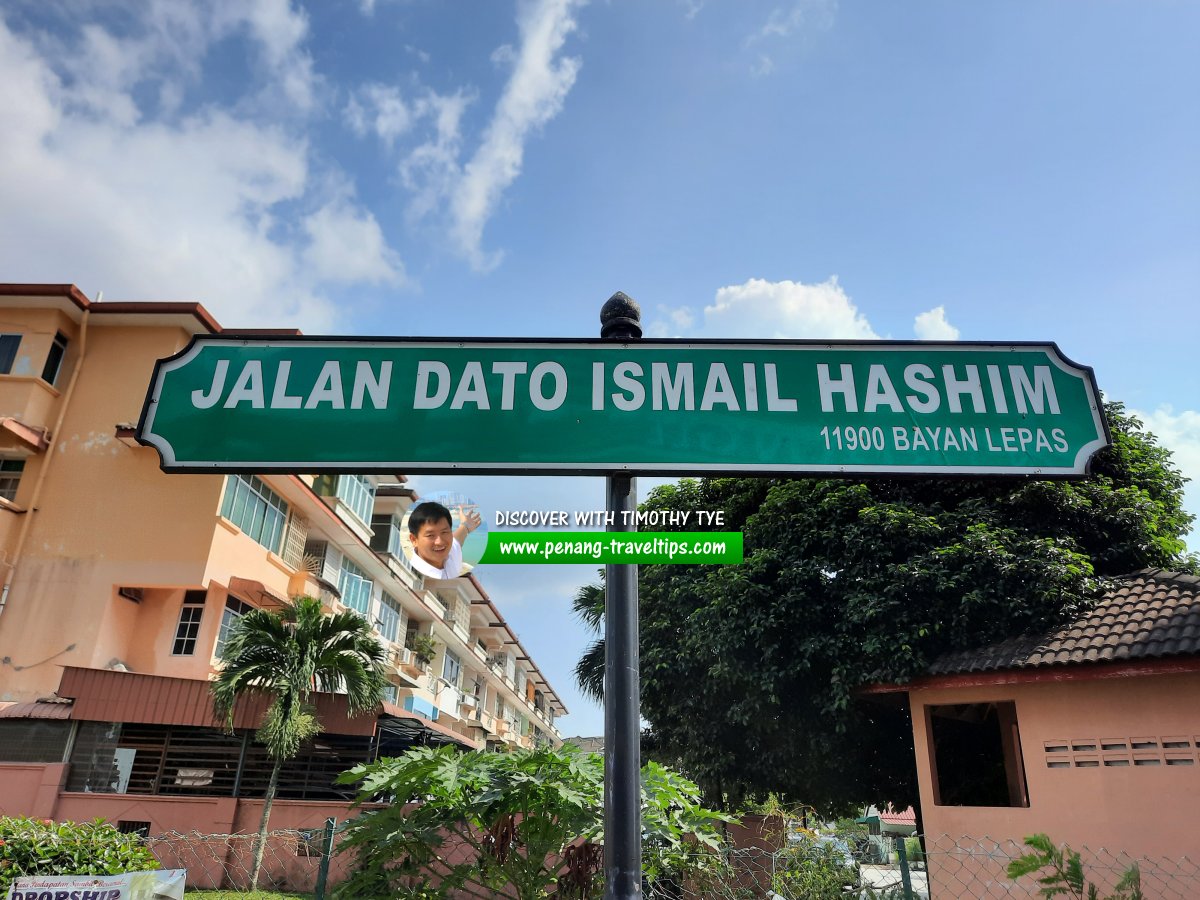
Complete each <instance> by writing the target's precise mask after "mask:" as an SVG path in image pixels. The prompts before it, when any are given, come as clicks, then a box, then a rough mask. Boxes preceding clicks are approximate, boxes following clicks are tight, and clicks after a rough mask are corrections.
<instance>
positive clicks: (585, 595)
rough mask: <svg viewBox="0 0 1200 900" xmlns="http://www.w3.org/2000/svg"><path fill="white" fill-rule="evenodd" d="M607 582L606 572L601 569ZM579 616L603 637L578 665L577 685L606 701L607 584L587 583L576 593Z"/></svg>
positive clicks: (574, 607)
mask: <svg viewBox="0 0 1200 900" xmlns="http://www.w3.org/2000/svg"><path fill="white" fill-rule="evenodd" d="M600 578H601V580H602V581H603V578H604V570H603V569H601V570H600ZM572 607H573V609H574V611H575V615H576V616H578V617H579V620H580V621H581V622H583V624H584V625H586V626H587V628H588V630H589V631H591V632H592V634H596V635H600V637H599V638H597V640H595V641H593V642H592V643H591V644H590V645H589V646H588V648H587V650H586V651H584V654H583V656H582V657H580V659H579V662H577V663H576V664H575V683H576V684H578V685H579V689H580V690H581V691H583V692H584V693H585V694H587V695H588V696H589V697H592V698H593V699H595V700H600V701H603V700H604V637H603V634H602V632H603V630H604V585H603V584H585V585H584V586H583V587H581V588H580V589H579V590H578V591H576V592H575V600H574V602H573V603H572Z"/></svg>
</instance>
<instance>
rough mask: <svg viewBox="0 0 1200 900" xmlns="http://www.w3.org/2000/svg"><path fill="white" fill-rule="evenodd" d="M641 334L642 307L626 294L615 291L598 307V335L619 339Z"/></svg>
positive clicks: (637, 336)
mask: <svg viewBox="0 0 1200 900" xmlns="http://www.w3.org/2000/svg"><path fill="white" fill-rule="evenodd" d="M641 336H642V308H641V307H640V306H638V305H637V301H636V300H634V299H633V298H632V297H630V296H629V295H628V294H625V293H623V292H621V291H617V292H616V293H615V294H613V295H612V296H611V297H609V298H608V300H607V301H606V302H605V304H604V306H602V307H600V337H602V338H605V339H610V340H621V339H630V338H640V337H641Z"/></svg>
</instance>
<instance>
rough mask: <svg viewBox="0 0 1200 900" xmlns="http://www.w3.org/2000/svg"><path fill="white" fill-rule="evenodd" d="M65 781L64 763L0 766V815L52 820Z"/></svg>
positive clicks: (7, 764) (6, 764)
mask: <svg viewBox="0 0 1200 900" xmlns="http://www.w3.org/2000/svg"><path fill="white" fill-rule="evenodd" d="M66 780H67V764H66V763H0V815H5V816H29V817H30V818H33V819H48V818H50V817H52V816H53V815H54V806H55V801H56V800H57V799H58V792H59V790H60V789H61V788H62V785H63V783H64V782H65V781H66Z"/></svg>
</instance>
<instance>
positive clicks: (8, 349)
mask: <svg viewBox="0 0 1200 900" xmlns="http://www.w3.org/2000/svg"><path fill="white" fill-rule="evenodd" d="M20 346H21V336H20V335H19V334H0V375H8V374H9V373H10V372H12V367H13V363H15V362H16V361H17V348H18V347H20Z"/></svg>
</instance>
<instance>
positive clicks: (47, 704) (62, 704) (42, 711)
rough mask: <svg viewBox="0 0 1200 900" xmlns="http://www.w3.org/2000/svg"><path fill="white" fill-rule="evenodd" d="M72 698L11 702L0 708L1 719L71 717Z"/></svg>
mask: <svg viewBox="0 0 1200 900" xmlns="http://www.w3.org/2000/svg"><path fill="white" fill-rule="evenodd" d="M69 718H71V701H70V700H31V701H29V702H28V703H10V704H9V705H8V706H5V707H4V708H3V709H0V719H69Z"/></svg>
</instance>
